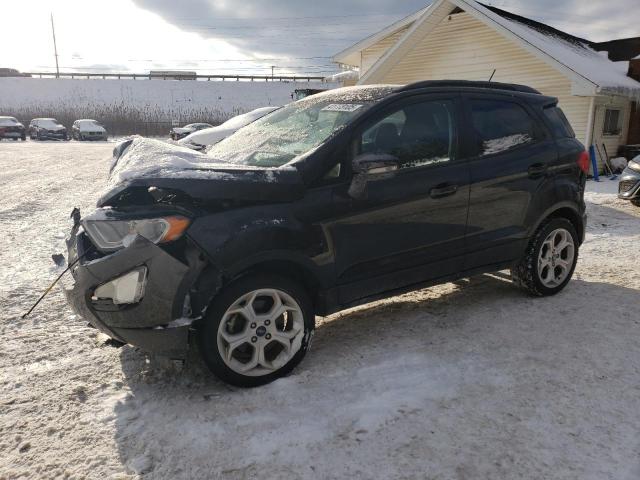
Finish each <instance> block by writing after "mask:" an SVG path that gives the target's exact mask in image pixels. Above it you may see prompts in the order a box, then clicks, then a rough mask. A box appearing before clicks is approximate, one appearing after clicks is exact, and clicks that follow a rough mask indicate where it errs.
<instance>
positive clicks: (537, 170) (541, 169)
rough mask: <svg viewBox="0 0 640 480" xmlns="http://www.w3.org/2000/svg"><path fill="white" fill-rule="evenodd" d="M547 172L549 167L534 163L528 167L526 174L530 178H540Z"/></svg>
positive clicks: (544, 164)
mask: <svg viewBox="0 0 640 480" xmlns="http://www.w3.org/2000/svg"><path fill="white" fill-rule="evenodd" d="M548 170H549V165H547V164H546V163H534V164H533V165H530V166H529V169H528V170H527V173H528V174H529V177H530V178H540V177H542V176H544V175H546V174H547V171H548Z"/></svg>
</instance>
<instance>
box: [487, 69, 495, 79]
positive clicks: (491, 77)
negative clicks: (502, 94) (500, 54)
mask: <svg viewBox="0 0 640 480" xmlns="http://www.w3.org/2000/svg"><path fill="white" fill-rule="evenodd" d="M495 74H496V69H495V68H494V69H493V73H492V74H491V76H490V77H489V82H491V80H493V76H494V75H495Z"/></svg>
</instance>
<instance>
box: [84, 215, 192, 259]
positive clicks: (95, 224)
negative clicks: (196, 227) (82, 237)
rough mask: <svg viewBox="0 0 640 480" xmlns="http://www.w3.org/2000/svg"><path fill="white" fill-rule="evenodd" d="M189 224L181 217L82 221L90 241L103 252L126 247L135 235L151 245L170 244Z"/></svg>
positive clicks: (86, 219) (89, 218)
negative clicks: (151, 243)
mask: <svg viewBox="0 0 640 480" xmlns="http://www.w3.org/2000/svg"><path fill="white" fill-rule="evenodd" d="M190 223H191V221H190V220H189V219H188V218H185V217H182V216H171V217H162V218H145V219H139V220H108V219H103V218H102V219H93V218H91V216H89V217H88V218H85V219H84V220H83V221H82V225H83V227H84V229H85V231H86V232H87V234H88V235H89V238H91V241H92V242H93V243H95V245H96V246H97V247H98V248H99V249H100V250H103V251H114V250H118V249H120V248H123V247H127V246H128V245H129V244H131V242H132V241H133V239H134V238H135V237H136V235H140V236H142V237H144V238H146V239H147V240H149V241H150V242H153V243H166V242H172V241H173V240H177V239H178V238H180V237H181V236H182V234H183V233H184V232H185V230H186V229H187V227H188V226H189V224H190Z"/></svg>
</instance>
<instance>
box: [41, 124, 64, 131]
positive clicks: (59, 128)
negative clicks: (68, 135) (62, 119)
mask: <svg viewBox="0 0 640 480" xmlns="http://www.w3.org/2000/svg"><path fill="white" fill-rule="evenodd" d="M38 128H41V129H42V130H47V131H49V132H61V131H63V130H66V129H67V128H66V127H65V126H63V125H58V126H50V127H49V126H43V127H38Z"/></svg>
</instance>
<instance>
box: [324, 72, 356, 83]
mask: <svg viewBox="0 0 640 480" xmlns="http://www.w3.org/2000/svg"><path fill="white" fill-rule="evenodd" d="M359 78H360V73H359V72H357V71H355V70H345V71H344V72H340V73H336V74H335V75H331V76H329V77H326V78H325V80H326V81H327V82H348V81H350V80H355V81H358V79H359Z"/></svg>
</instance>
